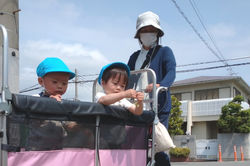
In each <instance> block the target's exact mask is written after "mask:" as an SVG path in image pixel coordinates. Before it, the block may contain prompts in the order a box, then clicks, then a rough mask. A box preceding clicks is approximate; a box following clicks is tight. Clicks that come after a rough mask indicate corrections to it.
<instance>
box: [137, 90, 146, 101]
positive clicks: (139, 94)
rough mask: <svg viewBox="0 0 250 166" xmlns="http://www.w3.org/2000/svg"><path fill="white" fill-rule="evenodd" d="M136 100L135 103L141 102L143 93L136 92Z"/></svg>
mask: <svg viewBox="0 0 250 166" xmlns="http://www.w3.org/2000/svg"><path fill="white" fill-rule="evenodd" d="M136 99H137V101H142V100H143V99H144V93H143V92H137V93H136Z"/></svg>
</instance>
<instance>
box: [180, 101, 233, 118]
mask: <svg viewBox="0 0 250 166" xmlns="http://www.w3.org/2000/svg"><path fill="white" fill-rule="evenodd" d="M230 101H232V98H225V99H213V100H199V101H190V102H191V110H192V116H209V115H220V114H221V108H222V107H223V106H224V105H226V104H228V103H229V102H230ZM188 102H189V101H181V103H182V104H181V106H180V108H181V110H182V116H187V112H188Z"/></svg>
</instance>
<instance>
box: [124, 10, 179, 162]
mask: <svg viewBox="0 0 250 166" xmlns="http://www.w3.org/2000/svg"><path fill="white" fill-rule="evenodd" d="M163 35H164V32H163V30H162V28H161V26H160V19H159V16H158V15H156V14H155V13H153V12H151V11H148V12H145V13H142V14H140V15H139V16H138V18H137V23H136V34H135V38H136V39H138V40H139V43H140V46H141V49H140V50H138V51H136V52H134V53H133V54H132V55H131V56H130V58H129V61H128V66H129V67H130V69H131V70H139V69H143V68H151V69H153V70H154V71H155V74H156V77H157V87H159V86H164V87H170V86H171V85H172V83H173V82H174V80H175V74H176V62H175V58H174V54H173V52H172V50H171V49H170V48H169V47H167V46H164V47H163V46H161V45H159V38H160V37H162V36H163ZM149 90H152V85H151V86H149ZM158 102H159V107H158V113H159V114H158V117H159V119H160V121H161V123H162V124H164V126H165V127H166V128H168V119H169V114H170V110H171V97H170V91H169V90H168V92H167V93H161V94H160V96H159V99H158ZM155 160H156V166H168V165H170V162H169V158H168V155H167V154H166V153H164V152H160V153H156V155H155Z"/></svg>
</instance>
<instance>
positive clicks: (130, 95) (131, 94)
mask: <svg viewBox="0 0 250 166" xmlns="http://www.w3.org/2000/svg"><path fill="white" fill-rule="evenodd" d="M124 92H125V96H126V98H136V90H134V89H128V90H126V91H124Z"/></svg>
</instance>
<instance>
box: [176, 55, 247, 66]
mask: <svg viewBox="0 0 250 166" xmlns="http://www.w3.org/2000/svg"><path fill="white" fill-rule="evenodd" d="M247 58H250V56H245V57H239V58H232V59H225V60H223V61H232V60H240V59H247ZM217 62H221V61H206V62H197V63H189V64H184V65H177V66H176V67H186V66H194V65H203V64H209V63H217Z"/></svg>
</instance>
